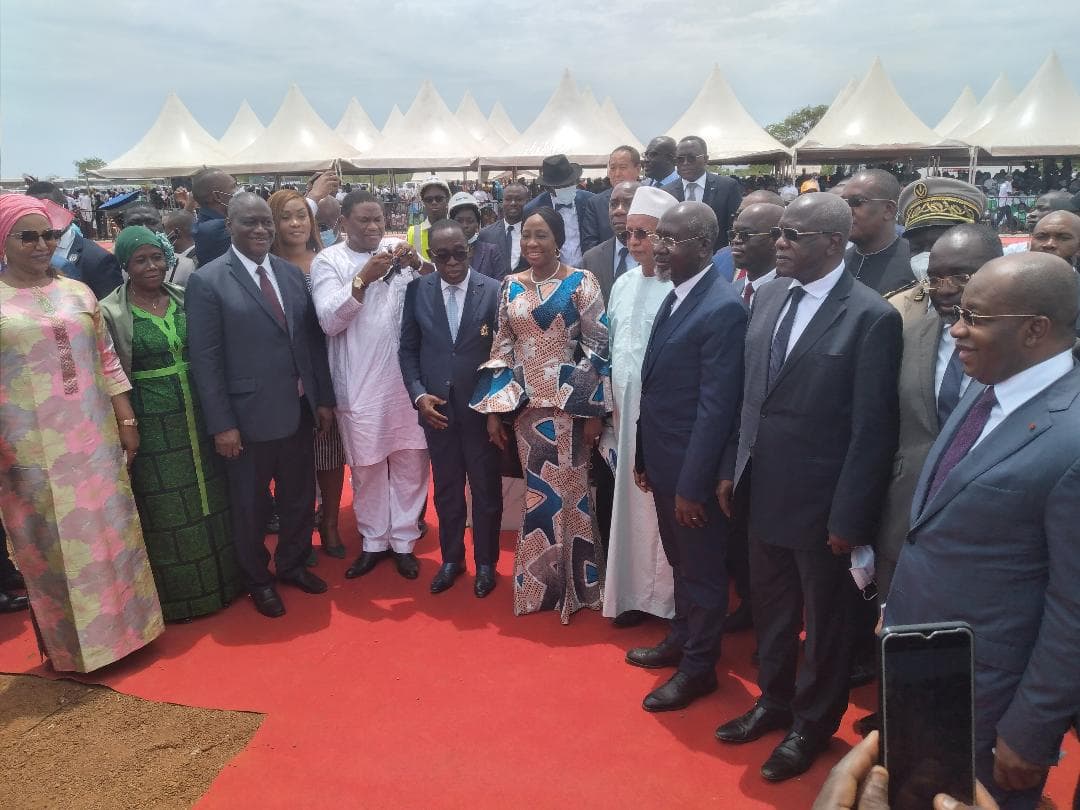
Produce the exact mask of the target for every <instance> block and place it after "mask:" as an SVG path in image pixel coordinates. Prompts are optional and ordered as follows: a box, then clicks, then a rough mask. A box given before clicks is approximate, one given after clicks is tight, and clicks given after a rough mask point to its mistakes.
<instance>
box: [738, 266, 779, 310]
mask: <svg viewBox="0 0 1080 810" xmlns="http://www.w3.org/2000/svg"><path fill="white" fill-rule="evenodd" d="M774 278H776V268H775V267H774V268H773V269H772V270H770V271H769V272H768V273H765V274H763V275H761V276H758V277H757V278H755V279H754V280H753V281H751V280H750V279H748V278H743V282H744V283H743V286H742V289H741V290H739V295H740V296H742V295H745V292H746V285H747V284H749V285H750V286H751V288H753V292H752V293H750V301H749V302H748V303H749V304H750V305H753V303H754V296H755V295H757V291H758V290H760V289H761V287H762V285H765V284H768V283H769V282H770V281H772V280H773V279H774Z"/></svg>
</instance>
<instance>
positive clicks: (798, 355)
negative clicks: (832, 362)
mask: <svg viewBox="0 0 1080 810" xmlns="http://www.w3.org/2000/svg"><path fill="white" fill-rule="evenodd" d="M854 283H855V282H854V279H852V277H851V275H850V274H849V273H848V272H847V271H845V272H844V273H842V274H841V276H840V280H839V281H837V282H836V285H835V286H834V287H833V288H832V289H831V290H830V291H829V294H828V295H827V296H825V300H824V301H822V302H821V306H820V307H819V308H818V311H817V312H815V313H814V317H813V318H811V319H810V323H808V324H807V325H806V329H804V330H803V333H802V334H801V335H799V339H798V340H797V341H796V342H795V345H794V346H792V347H791V348H790V349H789V350H788V355H787V359H785V360H784V365H782V366H781V367H780V373H779V374H777V375H776V379H775V380H774V381H773V386H772V390H771V391H770V392H769V393H770V394H771V393H772V391H775V390H776V388H777V387H778V386H779V385H780V382H781V381H782V380H783V379H784V377H786V376H787V375H788V373H789V372H790V371H791V369H792V368H794V367H795V366H796V365H798V362H799V360H800V359H802V357H803V355H805V354H806V353H807V352H808V351H809V350H810V348H811V347H812V346H813V345H814V344H815V343H817V342H818V340H820V339H821V336H822V335H824V334H825V333H826V332H827V331H829V328H830V327H831V326H832V325H833V324H834V323H836V321H837V320H838V319H839V318H840V316H841V315H843V314H844V312H845V311H846V310H847V297H848V294H849V293H850V292H851V285H852V284H854ZM781 309H783V305H781ZM776 314H777V317H779V315H780V313H779V311H777V313H776ZM774 329H775V326H774ZM772 337H773V332H769V341H770V345H771V341H772Z"/></svg>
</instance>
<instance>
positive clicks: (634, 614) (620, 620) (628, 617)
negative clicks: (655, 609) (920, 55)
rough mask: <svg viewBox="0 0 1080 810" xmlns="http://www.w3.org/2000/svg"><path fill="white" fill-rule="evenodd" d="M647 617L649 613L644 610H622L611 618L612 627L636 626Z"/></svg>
mask: <svg viewBox="0 0 1080 810" xmlns="http://www.w3.org/2000/svg"><path fill="white" fill-rule="evenodd" d="M647 618H649V614H648V613H646V612H645V611H644V610H624V611H623V612H622V613H620V614H619V615H618V616H616V617H615V618H614V619H612V620H611V626H612V627H637V626H638V625H639V624H641V623H642V622H643V621H645V620H646V619H647Z"/></svg>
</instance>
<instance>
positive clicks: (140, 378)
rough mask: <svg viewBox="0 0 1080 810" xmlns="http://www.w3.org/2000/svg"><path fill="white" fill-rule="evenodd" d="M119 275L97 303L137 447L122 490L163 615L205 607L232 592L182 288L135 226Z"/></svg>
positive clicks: (219, 477)
mask: <svg viewBox="0 0 1080 810" xmlns="http://www.w3.org/2000/svg"><path fill="white" fill-rule="evenodd" d="M113 252H114V253H115V255H116V260H117V261H118V262H119V263H120V268H121V269H122V270H124V271H126V273H127V276H128V281H127V283H126V284H122V285H121V286H119V287H117V288H116V290H114V291H113V292H112V294H110V295H109V296H107V297H106V298H104V299H103V300H102V301H101V311H102V314H103V315H104V316H105V322H106V323H107V324H108V327H109V332H110V333H111V334H112V339H113V344H114V345H115V347H116V354H117V356H118V357H119V358H120V364H121V366H123V368H124V371H125V372H127V375H128V377H129V379H130V380H131V384H132V392H131V405H132V408H133V409H134V411H135V416H136V418H137V419H138V420H139V440H140V441H139V455H138V456H136V457H135V463H134V464H133V465H132V467H131V488H132V490H134V492H135V503H136V505H137V506H138V507H139V517H140V518H141V519H142V527H143V537H144V538H145V540H146V552H147V554H148V555H149V557H150V567H151V569H153V572H154V581H155V582H157V589H158V597H159V598H160V600H161V611H162V613H163V614H164V616H165V621H180V620H186V619H192V618H194V617H196V616H203V615H205V614H207V613H213V612H214V611H216V610H220V609H221V608H223V607H225V605H227V604H229V602H230V601H232V599H233V597H235V596H236V595H237V594H238V593H240V592H241V590H242V587H241V584H240V575H239V569H238V568H237V563H236V552H235V550H234V548H233V542H232V536H231V534H230V529H229V502H228V488H227V486H226V483H225V471H224V469H223V468H222V461H221V459H220V457H219V456H218V454H217V453H215V452H214V442H213V439H212V438H211V437H210V436H209V435H208V434H207V432H206V426H205V425H204V424H203V420H202V411H201V409H200V407H199V398H198V397H197V396H195V392H194V388H193V387H192V384H191V376H190V373H189V372H188V363H187V317H186V316H185V314H184V289H183V287H180V286H178V285H175V284H169V283H167V282H166V281H165V274H166V272H167V271H168V268H169V267H170V266H171V261H170V256H169V254H170V253H171V252H172V246H171V245H170V244H169V241H168V239H167V238H166V237H165V235H164V234H160V233H155V232H154V231H151V230H150V229H149V228H144V227H142V226H141V225H134V226H129V227H127V228H124V230H122V231H121V232H120V234H119V235H118V236H117V237H116V244H115V246H114V248H113Z"/></svg>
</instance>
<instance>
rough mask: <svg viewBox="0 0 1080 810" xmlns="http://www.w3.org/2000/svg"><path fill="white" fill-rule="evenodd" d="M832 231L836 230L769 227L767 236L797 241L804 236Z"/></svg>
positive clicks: (819, 234)
mask: <svg viewBox="0 0 1080 810" xmlns="http://www.w3.org/2000/svg"><path fill="white" fill-rule="evenodd" d="M833 233H836V231H799V230H796V229H795V228H769V236H771V237H772V238H773V239H774V240H775V239H779V238H780V237H781V236H782V237H784V239H785V240H786V241H788V242H798V241H799V240H800V239H802V238H803V237H804V236H823V235H825V234H833Z"/></svg>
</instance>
